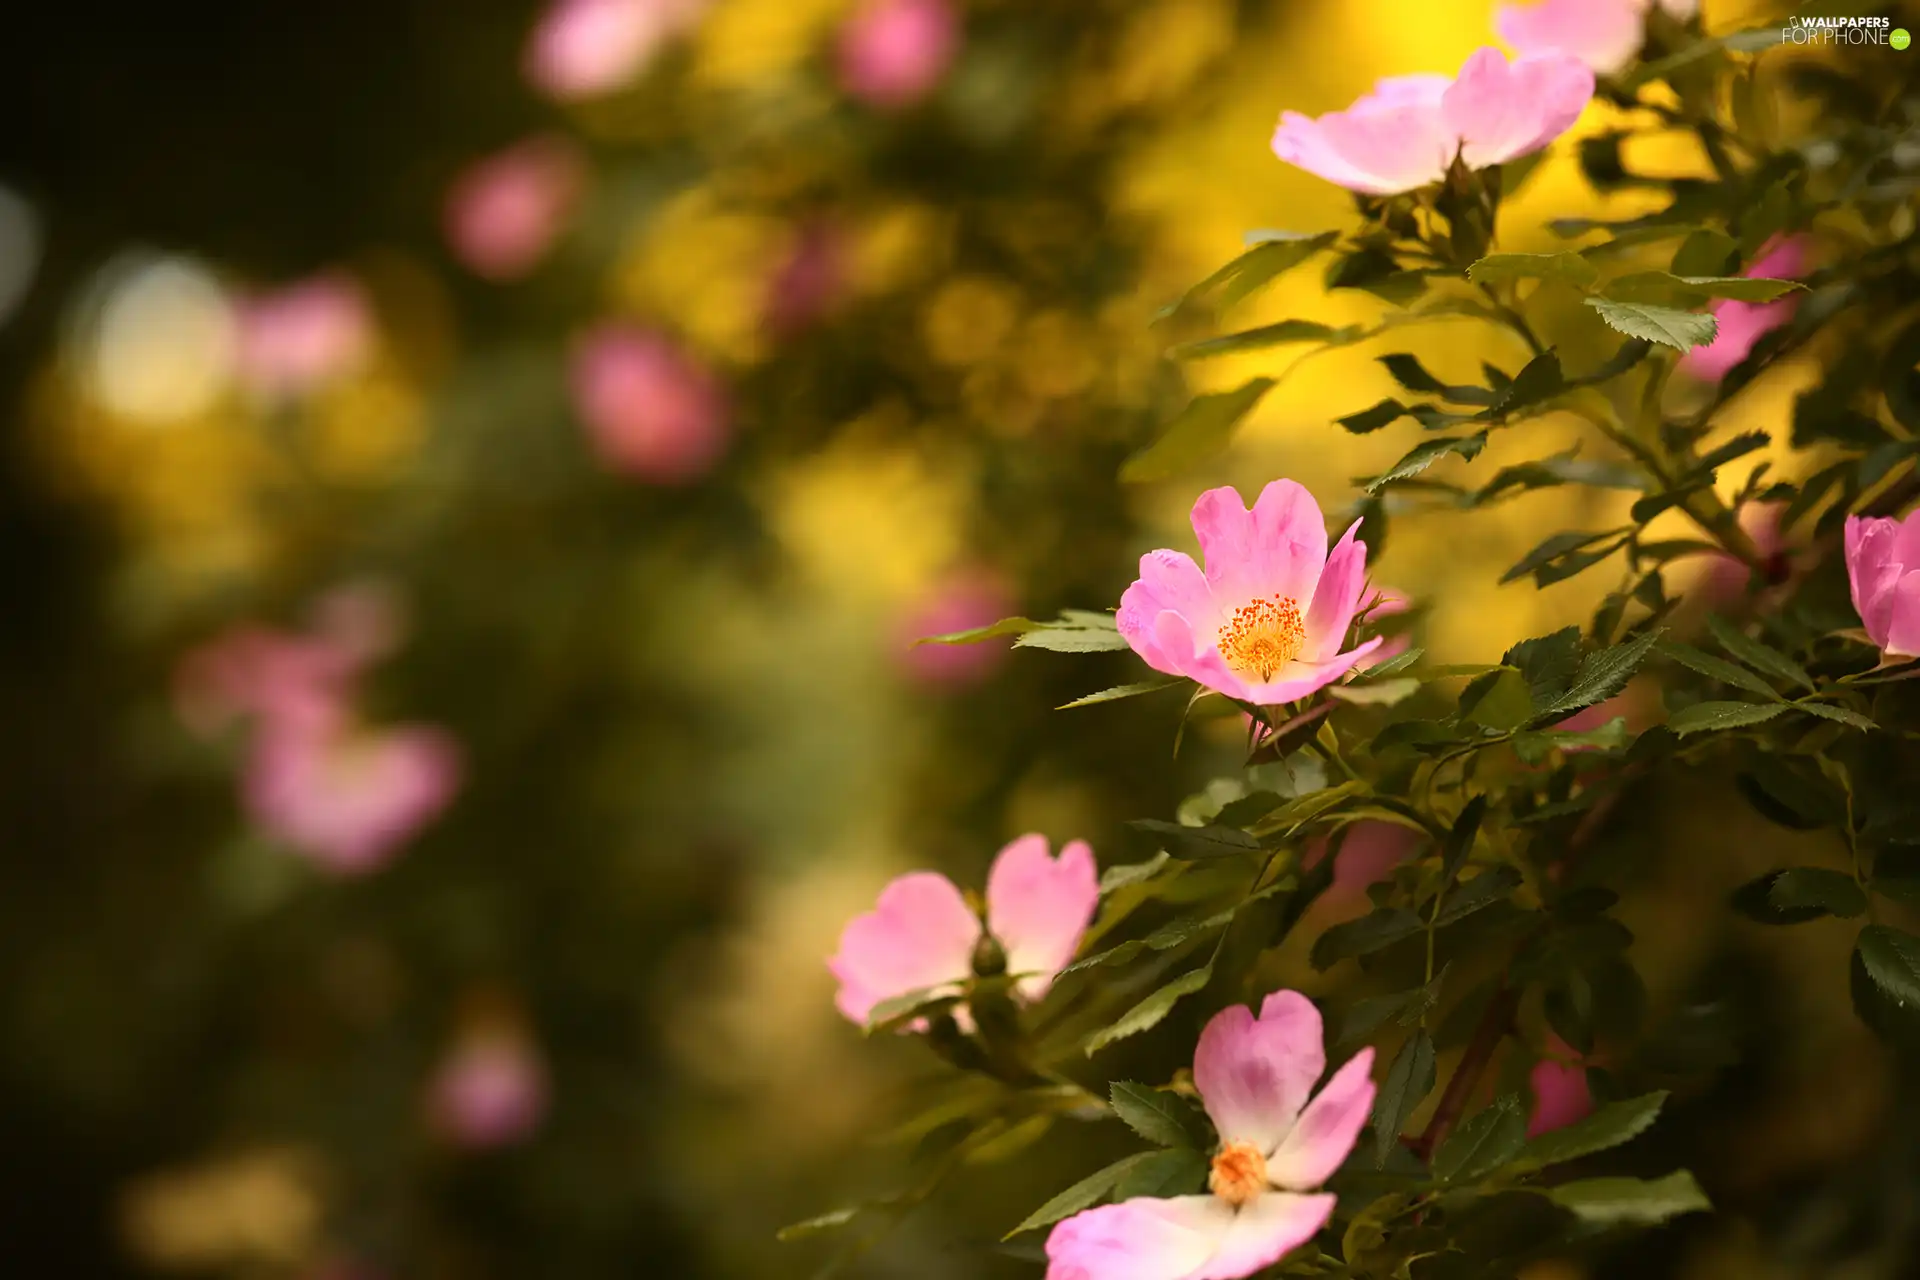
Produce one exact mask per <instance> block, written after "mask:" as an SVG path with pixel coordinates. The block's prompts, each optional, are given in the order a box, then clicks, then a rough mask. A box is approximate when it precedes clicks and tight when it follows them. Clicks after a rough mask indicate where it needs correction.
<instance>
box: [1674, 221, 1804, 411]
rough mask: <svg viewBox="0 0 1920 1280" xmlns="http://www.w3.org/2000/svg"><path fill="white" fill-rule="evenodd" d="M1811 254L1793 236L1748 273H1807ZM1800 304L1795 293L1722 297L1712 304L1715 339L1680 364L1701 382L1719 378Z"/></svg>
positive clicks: (1766, 276)
mask: <svg viewBox="0 0 1920 1280" xmlns="http://www.w3.org/2000/svg"><path fill="white" fill-rule="evenodd" d="M1810 258H1811V255H1810V252H1809V246H1808V243H1807V240H1806V238H1805V237H1804V236H1789V237H1787V238H1786V239H1783V240H1778V241H1776V242H1774V244H1773V246H1772V247H1771V248H1769V249H1766V250H1764V251H1762V253H1761V254H1760V256H1759V257H1757V258H1755V259H1754V260H1753V264H1752V265H1751V266H1749V267H1748V268H1747V269H1746V272H1745V273H1744V274H1746V275H1747V276H1749V277H1752V278H1754V279H1762V280H1792V279H1795V278H1797V277H1799V276H1802V275H1805V274H1806V272H1807V269H1808V267H1809V266H1810V265H1811V262H1810ZM1799 308H1800V298H1799V295H1798V294H1795V293H1789V294H1787V295H1785V296H1784V297H1779V298H1775V299H1774V300H1773V301H1772V302H1737V301H1734V300H1733V299H1722V300H1720V301H1719V302H1716V303H1714V304H1713V305H1712V306H1711V307H1709V308H1708V310H1709V311H1711V312H1712V313H1713V316H1714V319H1715V320H1716V321H1717V322H1718V324H1717V327H1716V329H1715V332H1714V335H1713V341H1712V342H1709V343H1707V344H1706V345H1705V346H1700V347H1695V348H1693V349H1692V350H1691V351H1688V352H1687V353H1686V354H1685V355H1683V356H1681V357H1680V368H1682V369H1684V370H1686V371H1687V372H1688V373H1689V374H1691V375H1693V376H1694V377H1696V378H1698V379H1700V380H1701V381H1702V382H1718V381H1720V379H1722V378H1724V377H1726V376H1727V373H1728V372H1729V371H1730V370H1731V369H1732V368H1733V366H1735V365H1737V364H1739V363H1740V362H1741V361H1742V360H1745V359H1746V358H1747V356H1748V354H1749V353H1751V352H1752V351H1753V347H1754V344H1755V343H1757V342H1759V341H1760V339H1762V338H1764V337H1766V336H1767V335H1768V334H1769V333H1771V332H1773V331H1774V330H1775V329H1778V328H1779V327H1780V326H1781V325H1783V324H1785V323H1786V322H1787V321H1789V320H1791V319H1793V313H1794V312H1795V311H1797V310H1799Z"/></svg>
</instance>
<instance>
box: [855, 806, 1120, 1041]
mask: <svg viewBox="0 0 1920 1280" xmlns="http://www.w3.org/2000/svg"><path fill="white" fill-rule="evenodd" d="M1099 900H1100V886H1099V880H1098V876H1097V874H1096V871H1095V867H1094V862H1093V850H1092V849H1091V848H1090V847H1089V846H1088V845H1087V843H1086V841H1084V840H1075V841H1072V842H1071V843H1069V844H1067V845H1065V846H1063V847H1062V848H1061V850H1060V856H1059V857H1058V858H1055V857H1053V856H1052V854H1051V853H1050V851H1049V850H1048V847H1047V838H1046V837H1045V836H1042V835H1026V836H1021V837H1020V838H1019V839H1017V840H1015V841H1013V842H1012V843H1010V844H1008V845H1007V846H1006V847H1005V848H1004V849H1002V850H1000V852H999V854H998V856H996V857H995V858H994V860H993V867H992V869H991V870H990V871H988V873H987V922H986V927H987V930H988V931H989V932H991V933H992V935H993V937H994V939H995V940H996V941H997V942H999V944H1000V946H1001V949H1002V950H1004V951H1005V952H1006V957H1007V972H1008V973H1010V974H1015V975H1020V976H1019V980H1018V981H1017V982H1016V983H1015V984H1014V991H1015V994H1016V995H1018V996H1019V997H1020V998H1021V999H1022V1000H1027V1001H1034V1000H1038V999H1040V998H1041V997H1042V996H1044V995H1046V993H1047V989H1048V988H1049V987H1051V986H1052V985H1053V980H1054V977H1055V976H1056V975H1057V974H1059V972H1060V970H1062V969H1064V968H1066V966H1067V962H1068V961H1070V960H1072V959H1073V953H1074V952H1075V951H1076V950H1077V949H1078V948H1079V946H1080V939H1081V937H1082V936H1083V935H1085V933H1086V931H1087V925H1088V924H1089V923H1090V922H1091V921H1092V920H1093V912H1094V908H1095V907H1096V906H1098V905H1099ZM980 938H981V927H980V918H979V917H978V916H977V915H975V914H974V912H973V909H972V908H971V907H969V906H968V905H967V900H966V899H965V898H964V897H963V896H961V893H960V890H959V889H958V888H956V887H955V886H954V883H953V881H951V880H949V879H947V878H946V877H945V876H943V875H940V874H938V873H937V872H932V871H915V872H912V873H910V874H908V875H904V876H901V877H899V878H898V879H896V880H895V881H893V883H891V884H889V885H888V886H887V887H886V888H885V889H883V890H881V891H880V901H879V903H878V905H877V906H875V908H874V909H873V910H872V911H870V912H868V913H867V914H866V915H862V916H856V917H854V918H853V919H852V920H851V921H849V922H848V923H847V927H846V929H845V930H844V931H843V932H842V933H841V935H840V950H839V952H838V953H836V954H835V955H834V957H833V958H832V959H831V960H829V961H828V962H827V968H828V969H830V970H831V971H832V972H833V976H834V977H836V978H838V979H839V980H840V991H839V994H838V995H837V996H836V997H835V998H834V1003H835V1005H837V1006H838V1007H839V1009H840V1012H841V1013H843V1014H845V1015H846V1016H847V1017H848V1018H850V1019H852V1020H853V1021H855V1022H858V1023H863V1024H864V1023H865V1022H866V1021H867V1019H868V1016H869V1015H870V1014H871V1013H872V1012H873V1007H874V1006H875V1005H877V1004H879V1003H881V1002H882V1001H884V1000H891V999H893V998H894V997H895V996H903V995H906V994H907V993H908V992H911V991H920V990H925V989H935V990H938V989H940V988H944V987H949V986H954V987H956V988H957V984H959V983H962V982H965V981H966V980H967V979H968V978H970V977H972V976H973V956H974V948H975V947H977V946H978V945H979V943H980Z"/></svg>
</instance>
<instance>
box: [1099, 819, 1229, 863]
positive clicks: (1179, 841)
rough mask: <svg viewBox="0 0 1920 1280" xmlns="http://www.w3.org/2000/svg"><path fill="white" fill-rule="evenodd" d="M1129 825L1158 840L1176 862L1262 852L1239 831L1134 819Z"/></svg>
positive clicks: (1160, 820)
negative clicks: (1178, 860)
mask: <svg viewBox="0 0 1920 1280" xmlns="http://www.w3.org/2000/svg"><path fill="white" fill-rule="evenodd" d="M1127 825H1128V826H1129V827H1132V828H1133V829H1134V830H1135V831H1144V832H1146V833H1147V834H1149V835H1153V836H1158V837H1159V838H1160V839H1161V840H1162V841H1163V842H1164V845H1165V848H1166V851H1167V852H1168V853H1170V854H1172V855H1173V856H1174V857H1176V858H1185V859H1188V860H1192V859H1198V858H1231V857H1236V856H1238V855H1240V854H1243V853H1258V852H1260V850H1261V844H1260V841H1259V840H1258V839H1256V838H1255V837H1253V836H1250V835H1248V834H1247V833H1246V832H1244V831H1242V830H1240V829H1239V828H1237V827H1218V826H1208V827H1189V826H1187V825H1186V824H1184V823H1180V822H1167V821H1165V820H1164V819H1160V818H1135V819H1133V820H1132V821H1131V822H1129V823H1127Z"/></svg>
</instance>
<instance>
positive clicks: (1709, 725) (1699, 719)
mask: <svg viewBox="0 0 1920 1280" xmlns="http://www.w3.org/2000/svg"><path fill="white" fill-rule="evenodd" d="M1786 709H1787V707H1786V704H1785V703H1782V702H1766V703H1761V702H1697V703H1695V704H1694V705H1693V706H1691V707H1688V708H1687V709H1686V710H1685V711H1682V712H1680V713H1679V714H1678V715H1676V716H1674V717H1673V719H1671V720H1669V721H1667V728H1669V729H1671V730H1673V731H1674V732H1675V733H1677V734H1679V735H1680V736H1681V737H1683V738H1684V737H1686V736H1687V735H1688V734H1690V733H1703V732H1706V731H1708V730H1713V729H1742V728H1745V727H1746V726H1747V725H1750V724H1764V723H1765V722H1766V721H1768V720H1771V719H1773V718H1774V717H1775V716H1777V715H1779V714H1780V713H1781V712H1783V711H1785V710H1786Z"/></svg>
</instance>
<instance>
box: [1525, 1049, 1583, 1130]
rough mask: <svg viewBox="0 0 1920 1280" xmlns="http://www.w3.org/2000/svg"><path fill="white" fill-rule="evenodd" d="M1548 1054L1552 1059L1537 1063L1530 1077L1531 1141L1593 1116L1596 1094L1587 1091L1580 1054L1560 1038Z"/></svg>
mask: <svg viewBox="0 0 1920 1280" xmlns="http://www.w3.org/2000/svg"><path fill="white" fill-rule="evenodd" d="M1548 1052H1549V1056H1547V1057H1544V1058H1542V1059H1540V1061H1538V1062H1536V1063H1534V1064H1533V1070H1532V1071H1531V1072H1529V1073H1528V1075H1527V1080H1528V1083H1529V1084H1531V1085H1532V1087H1533V1112H1532V1114H1531V1115H1530V1116H1529V1117H1528V1119H1527V1136H1528V1137H1529V1138H1537V1137H1539V1136H1540V1135H1541V1134H1543V1133H1547V1132H1550V1131H1552V1130H1554V1129H1563V1128H1565V1127H1566V1126H1567V1125H1570V1124H1572V1123H1574V1122H1575V1121H1576V1120H1584V1119H1586V1118H1587V1117H1588V1116H1590V1115H1592V1114H1593V1093H1592V1091H1590V1090H1589V1089H1588V1088H1587V1069H1586V1067H1584V1066H1582V1065H1581V1063H1580V1055H1578V1054H1576V1053H1575V1052H1574V1051H1573V1050H1572V1049H1570V1048H1568V1047H1567V1046H1566V1045H1565V1044H1563V1043H1562V1042H1561V1041H1560V1039H1559V1037H1557V1036H1556V1037H1554V1039H1553V1043H1552V1044H1551V1045H1550V1046H1549V1047H1548Z"/></svg>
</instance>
